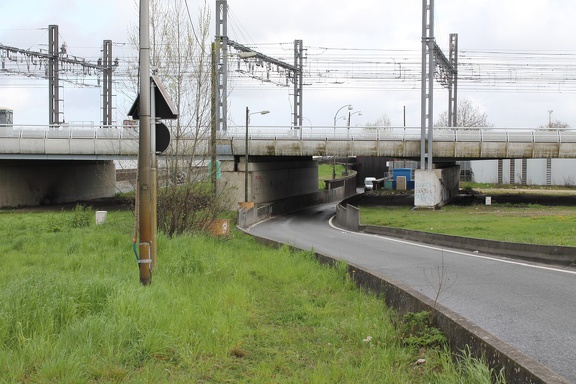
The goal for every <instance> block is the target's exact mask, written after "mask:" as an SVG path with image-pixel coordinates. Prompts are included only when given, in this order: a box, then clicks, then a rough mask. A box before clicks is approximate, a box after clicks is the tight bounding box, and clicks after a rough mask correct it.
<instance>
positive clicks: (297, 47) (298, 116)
mask: <svg viewBox="0 0 576 384" xmlns="http://www.w3.org/2000/svg"><path fill="white" fill-rule="evenodd" d="M303 56H304V55H303V50H302V40H294V68H295V73H294V114H293V117H294V121H293V123H292V126H293V127H294V128H298V129H300V138H302V72H303V70H302V68H303V65H302V64H303V63H302V61H303V58H304V57H303Z"/></svg>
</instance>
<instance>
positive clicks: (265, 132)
mask: <svg viewBox="0 0 576 384" xmlns="http://www.w3.org/2000/svg"><path fill="white" fill-rule="evenodd" d="M245 138H246V129H245V128H243V127H229V129H228V131H227V132H226V133H224V134H220V135H219V139H221V140H224V141H226V140H228V139H229V140H230V142H232V141H233V142H236V143H238V142H240V141H242V140H245ZM248 138H249V140H250V141H251V142H258V141H266V140H274V141H296V142H300V143H305V142H319V141H324V142H340V143H342V142H347V141H351V142H369V141H373V142H412V143H415V142H419V141H420V140H421V131H420V128H414V127H350V128H347V127H326V126H322V127H301V128H299V127H296V128H291V127H286V126H276V127H271V126H251V127H249V130H248ZM193 139H194V138H193V137H192V135H191V137H190V138H184V140H193ZM434 142H435V143H439V144H442V143H462V144H464V143H506V144H516V143H519V144H522V143H523V144H537V143H541V144H552V145H554V144H556V145H559V144H573V143H576V130H571V129H561V130H559V129H503V128H435V129H434ZM435 150H436V149H435ZM8 154H10V155H17V154H20V155H26V154H28V155H42V154H44V155H93V156H98V155H108V156H132V157H133V156H136V155H137V154H138V126H133V125H124V126H122V125H114V126H98V125H88V124H78V125H74V124H62V125H58V126H31V125H0V155H8ZM317 155H320V154H317ZM562 157H565V156H562Z"/></svg>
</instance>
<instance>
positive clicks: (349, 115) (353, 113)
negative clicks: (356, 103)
mask: <svg viewBox="0 0 576 384" xmlns="http://www.w3.org/2000/svg"><path fill="white" fill-rule="evenodd" d="M355 114H358V116H362V111H356V112H352V113H350V112H348V138H350V119H351V117H352V115H355Z"/></svg>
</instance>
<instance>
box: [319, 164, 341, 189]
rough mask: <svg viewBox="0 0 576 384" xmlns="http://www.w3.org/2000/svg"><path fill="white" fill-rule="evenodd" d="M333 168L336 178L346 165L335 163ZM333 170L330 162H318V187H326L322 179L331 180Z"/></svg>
mask: <svg viewBox="0 0 576 384" xmlns="http://www.w3.org/2000/svg"><path fill="white" fill-rule="evenodd" d="M335 169H336V178H338V177H340V176H341V175H342V173H343V172H344V171H345V170H346V167H345V166H344V165H342V164H336V168H335ZM333 172H334V167H333V165H332V164H318V189H320V190H322V189H326V185H325V184H326V183H324V180H332V175H333Z"/></svg>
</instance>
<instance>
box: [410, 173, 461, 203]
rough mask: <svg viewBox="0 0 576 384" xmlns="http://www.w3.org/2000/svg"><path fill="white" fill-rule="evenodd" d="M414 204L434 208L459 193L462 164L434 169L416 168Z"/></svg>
mask: <svg viewBox="0 0 576 384" xmlns="http://www.w3.org/2000/svg"><path fill="white" fill-rule="evenodd" d="M414 185H415V186H414V206H415V207H416V208H428V209H433V208H437V207H441V206H443V205H445V204H446V203H448V202H449V201H450V200H451V199H452V198H454V197H455V196H456V195H457V194H458V190H459V187H460V166H459V165H455V166H451V167H447V168H436V169H432V170H428V169H426V170H424V169H416V170H415V180H414Z"/></svg>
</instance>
